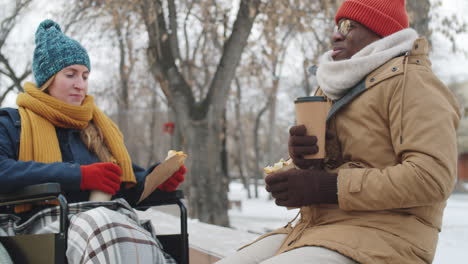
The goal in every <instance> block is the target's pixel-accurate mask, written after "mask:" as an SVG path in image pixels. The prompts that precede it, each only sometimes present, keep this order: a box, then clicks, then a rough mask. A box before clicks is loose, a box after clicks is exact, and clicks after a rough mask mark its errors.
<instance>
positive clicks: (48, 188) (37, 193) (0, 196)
mask: <svg viewBox="0 0 468 264" xmlns="http://www.w3.org/2000/svg"><path fill="white" fill-rule="evenodd" d="M60 193H61V189H60V184H58V183H43V184H36V185H29V186H26V187H24V188H22V189H19V190H16V191H13V192H8V193H0V204H1V205H7V204H17V203H23V202H26V201H35V200H45V199H48V198H50V197H58V195H59V194H60Z"/></svg>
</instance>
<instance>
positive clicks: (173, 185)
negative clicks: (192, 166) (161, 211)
mask: <svg viewBox="0 0 468 264" xmlns="http://www.w3.org/2000/svg"><path fill="white" fill-rule="evenodd" d="M186 172H187V168H185V166H184V165H182V166H180V168H179V170H178V171H176V172H174V174H172V176H171V177H169V179H167V180H166V181H165V182H163V183H161V185H159V186H158V189H161V190H163V191H165V192H173V191H175V190H176V189H177V187H178V186H179V184H180V183H181V182H183V181H184V180H185V177H184V174H185V173H186Z"/></svg>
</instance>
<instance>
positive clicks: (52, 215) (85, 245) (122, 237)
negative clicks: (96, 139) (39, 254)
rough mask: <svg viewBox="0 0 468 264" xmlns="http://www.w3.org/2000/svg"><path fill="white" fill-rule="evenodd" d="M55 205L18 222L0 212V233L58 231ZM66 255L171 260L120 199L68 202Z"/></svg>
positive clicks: (89, 259)
mask: <svg viewBox="0 0 468 264" xmlns="http://www.w3.org/2000/svg"><path fill="white" fill-rule="evenodd" d="M59 215H60V210H59V207H58V206H56V207H51V208H46V209H43V210H41V211H40V212H38V213H36V214H34V215H33V216H32V217H31V218H29V219H28V220H27V221H25V222H23V223H21V224H19V222H20V219H19V218H18V217H17V216H15V215H11V214H0V236H11V235H19V234H45V233H58V232H59ZM68 218H69V220H70V226H69V229H68V247H67V258H68V262H69V263H70V264H72V263H115V264H120V263H122V264H123V263H162V264H172V263H175V261H174V259H173V258H172V257H171V256H169V255H168V254H167V253H165V252H164V251H163V250H162V246H161V244H160V243H159V241H158V240H157V239H156V235H155V232H154V230H153V227H152V225H151V223H150V221H148V220H147V221H140V220H139V219H138V216H137V214H136V212H135V211H133V209H132V208H131V206H130V205H129V204H128V203H127V202H126V201H125V200H124V199H116V200H113V201H109V202H80V203H73V204H69V215H68Z"/></svg>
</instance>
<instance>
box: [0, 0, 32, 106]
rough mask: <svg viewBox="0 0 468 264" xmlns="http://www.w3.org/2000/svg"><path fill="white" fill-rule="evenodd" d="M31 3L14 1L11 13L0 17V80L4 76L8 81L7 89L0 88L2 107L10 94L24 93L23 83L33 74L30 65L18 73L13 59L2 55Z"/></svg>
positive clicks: (26, 0)
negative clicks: (22, 13) (10, 36)
mask: <svg viewBox="0 0 468 264" xmlns="http://www.w3.org/2000/svg"><path fill="white" fill-rule="evenodd" d="M31 1H32V0H15V1H13V3H11V5H12V8H11V12H10V13H7V14H5V13H2V16H1V17H0V19H1V21H0V79H1V76H2V75H3V76H4V77H6V78H7V79H8V82H7V83H8V84H7V87H6V88H0V105H1V104H2V103H3V101H4V100H5V98H6V96H7V95H8V94H9V93H10V92H12V91H16V92H21V91H23V87H22V86H21V82H23V81H24V80H25V79H26V78H27V77H28V76H29V75H30V74H31V65H30V63H27V64H26V67H25V69H24V70H23V71H22V72H21V73H20V72H17V70H15V68H14V67H13V65H12V61H13V59H12V58H9V56H8V55H7V54H4V53H2V48H3V46H4V45H5V43H6V41H7V39H8V36H9V35H10V32H11V31H12V29H13V28H14V27H15V25H16V24H17V23H18V21H19V20H20V19H19V17H20V16H21V12H22V11H23V10H25V9H26V8H27V7H28V5H29V4H30V3H31ZM3 14H5V17H3Z"/></svg>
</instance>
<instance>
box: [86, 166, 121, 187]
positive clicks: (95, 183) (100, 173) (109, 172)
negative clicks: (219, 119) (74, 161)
mask: <svg viewBox="0 0 468 264" xmlns="http://www.w3.org/2000/svg"><path fill="white" fill-rule="evenodd" d="M80 168H81V184H80V188H81V189H82V190H100V191H103V192H106V193H109V194H112V195H115V193H116V192H117V191H118V190H119V189H120V182H121V180H120V175H122V171H121V170H120V167H119V166H118V165H116V164H114V163H110V162H100V163H94V164H91V165H82V166H80Z"/></svg>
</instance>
